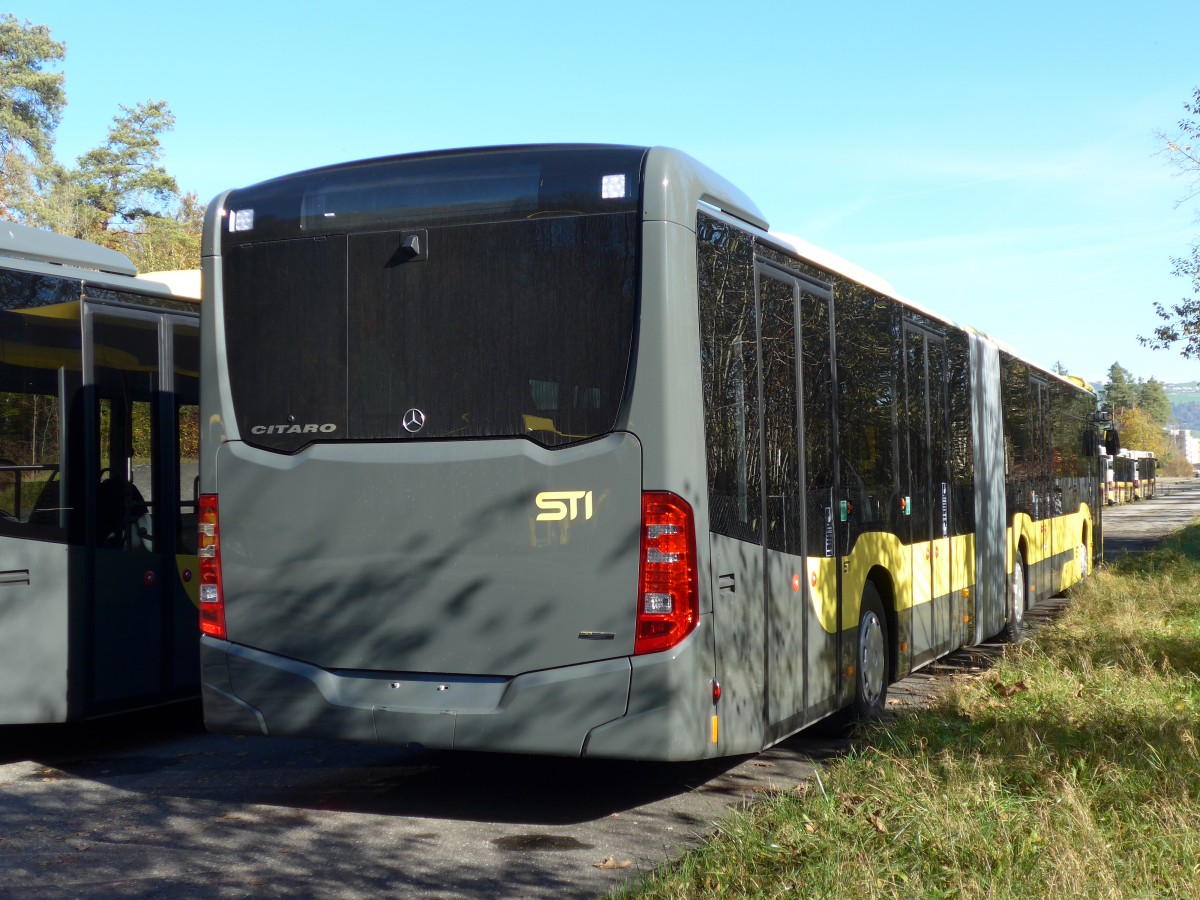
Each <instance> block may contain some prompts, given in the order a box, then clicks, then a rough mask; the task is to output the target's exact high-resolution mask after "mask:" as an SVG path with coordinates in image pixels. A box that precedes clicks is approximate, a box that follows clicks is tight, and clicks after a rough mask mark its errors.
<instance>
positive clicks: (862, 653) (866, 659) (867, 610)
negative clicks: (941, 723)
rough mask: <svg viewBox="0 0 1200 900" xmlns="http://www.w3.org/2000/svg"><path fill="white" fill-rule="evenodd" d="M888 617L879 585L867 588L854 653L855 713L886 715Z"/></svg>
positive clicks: (868, 716)
mask: <svg viewBox="0 0 1200 900" xmlns="http://www.w3.org/2000/svg"><path fill="white" fill-rule="evenodd" d="M890 652H891V643H890V642H889V639H888V626H887V616H885V615H884V613H883V602H882V601H881V600H880V599H879V592H878V591H877V590H876V589H875V585H873V584H871V582H869V581H868V582H867V585H866V587H864V588H863V597H862V606H861V608H860V609H859V613H858V637H857V639H856V647H855V655H854V715H855V718H857V719H860V720H861V719H865V720H872V719H878V718H881V717H882V716H883V713H884V709H885V707H886V704H887V689H888V673H889V672H890V671H891V668H890V666H889V665H888V663H889V656H890Z"/></svg>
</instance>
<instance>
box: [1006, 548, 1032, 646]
mask: <svg viewBox="0 0 1200 900" xmlns="http://www.w3.org/2000/svg"><path fill="white" fill-rule="evenodd" d="M1028 594H1029V584H1028V582H1027V581H1026V580H1025V561H1024V559H1022V558H1021V556H1020V555H1018V556H1017V558H1016V559H1015V560H1013V571H1012V610H1011V611H1010V612H1009V614H1008V623H1007V624H1006V625H1005V626H1004V639H1005V640H1006V641H1008V642H1009V643H1010V644H1017V643H1020V641H1021V638H1023V637H1024V636H1025V607H1026V605H1027V603H1028V599H1027V598H1028Z"/></svg>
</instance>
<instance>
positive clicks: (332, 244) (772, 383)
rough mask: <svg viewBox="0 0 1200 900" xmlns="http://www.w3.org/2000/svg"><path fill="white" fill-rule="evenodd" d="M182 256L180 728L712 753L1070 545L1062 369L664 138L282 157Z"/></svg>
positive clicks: (797, 725) (629, 753) (1085, 563)
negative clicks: (844, 251)
mask: <svg viewBox="0 0 1200 900" xmlns="http://www.w3.org/2000/svg"><path fill="white" fill-rule="evenodd" d="M203 265H204V278H205V280H204V284H205V297H204V303H203V304H202V309H201V349H202V364H201V367H202V371H203V374H204V378H203V388H202V396H201V420H202V422H203V423H204V430H203V436H202V443H201V449H202V453H201V470H200V481H201V495H200V505H201V537H200V556H201V603H200V609H201V627H202V629H203V631H204V632H205V634H204V637H203V638H202V641H201V657H202V669H203V687H202V693H203V698H204V715H205V720H206V722H207V724H208V726H209V727H210V728H211V729H213V730H216V731H224V732H235V733H246V734H268V735H305V736H316V737H330V738H342V739H353V740H368V741H383V742H394V743H397V744H420V745H424V746H427V747H435V748H458V749H471V750H491V751H510V752H529V753H541V754H560V755H568V756H588V757H617V758H636V759H661V760H679V759H697V758H703V757H711V756H718V755H724V754H740V753H749V752H754V751H758V750H760V749H762V748H764V747H766V746H769V745H771V744H773V743H775V742H777V741H779V740H781V739H783V738H784V737H786V736H787V735H789V734H792V733H793V732H795V731H797V730H799V729H801V728H803V727H805V726H806V725H808V724H809V723H811V722H815V721H816V720H818V719H820V718H822V717H823V716H827V715H829V714H830V713H832V712H834V711H835V710H838V709H841V708H843V707H853V708H854V709H855V710H856V711H857V712H858V713H859V714H861V715H865V716H873V715H879V714H880V713H881V711H882V710H883V709H884V707H885V703H886V696H887V689H888V684H889V683H890V682H891V681H893V680H895V679H897V678H899V677H902V676H904V675H906V674H908V673H909V672H911V671H913V670H914V669H917V668H919V667H921V666H924V665H926V664H928V663H929V662H931V661H932V660H934V659H936V658H937V657H939V656H940V655H942V654H945V653H948V652H950V651H952V650H954V649H956V648H960V647H964V646H971V645H975V644H979V643H980V642H982V641H985V640H987V639H989V638H991V637H993V636H995V635H997V634H1000V633H1003V634H1006V635H1007V636H1009V637H1016V636H1019V634H1020V631H1021V627H1022V622H1023V618H1024V614H1025V611H1026V609H1027V608H1028V607H1029V606H1031V605H1033V604H1034V603H1036V602H1037V601H1040V600H1042V599H1044V598H1046V597H1049V596H1050V595H1052V594H1054V593H1056V592H1058V591H1061V590H1063V589H1064V588H1066V587H1068V586H1070V585H1072V584H1074V583H1075V582H1077V581H1079V580H1080V579H1081V578H1083V577H1085V576H1086V575H1087V573H1088V571H1089V569H1090V568H1091V566H1092V565H1093V564H1094V563H1095V562H1096V561H1098V560H1099V559H1100V554H1101V519H1100V516H1101V509H1102V504H1103V499H1102V496H1101V482H1100V478H1099V455H1098V452H1099V444H1100V440H1101V434H1100V431H1099V429H1098V426H1097V422H1098V419H1097V413H1096V396H1095V394H1094V392H1092V391H1091V390H1090V389H1089V388H1088V387H1087V386H1086V385H1085V384H1083V383H1082V382H1079V381H1076V380H1072V379H1067V378H1061V377H1059V376H1057V375H1055V374H1054V373H1052V372H1050V371H1048V370H1045V369H1042V368H1040V367H1038V366H1035V365H1033V364H1031V363H1029V362H1027V361H1025V360H1023V359H1021V358H1020V357H1019V356H1017V355H1016V354H1015V353H1013V352H1011V351H1010V350H1008V349H1005V348H1004V347H1002V346H1000V345H999V344H998V343H996V342H995V341H993V340H992V339H990V338H988V337H986V336H985V335H982V334H980V333H978V332H976V331H973V330H971V329H969V328H964V327H960V326H958V325H955V324H954V323H953V322H951V321H950V320H948V319H946V318H944V317H942V316H939V315H936V314H934V313H931V312H928V311H926V310H924V309H922V308H921V307H919V306H917V305H915V304H913V303H911V302H909V301H907V300H904V299H902V298H900V297H898V296H896V294H895V293H894V292H893V291H892V290H891V289H890V288H889V287H888V286H887V285H886V284H884V283H883V282H881V281H880V280H879V279H878V278H875V277H874V276H871V275H869V274H868V273H866V272H863V271H862V270H860V269H858V268H856V267H854V266H852V265H850V264H849V263H845V262H843V261H840V260H837V259H835V258H833V257H832V256H831V255H830V254H827V253H824V252H823V251H819V250H817V249H815V248H812V247H810V246H808V245H806V244H804V243H803V242H801V241H798V240H796V239H793V238H789V237H787V236H784V235H779V234H773V233H771V232H770V231H768V223H767V221H766V220H765V219H764V218H763V216H762V214H761V213H760V212H759V211H758V209H757V207H756V206H755V205H754V203H753V202H752V201H751V200H750V199H749V198H748V197H746V196H745V195H744V194H743V193H742V192H741V191H739V190H738V189H737V188H735V187H734V186H733V185H731V184H730V183H729V182H728V181H726V180H725V179H723V178H721V177H720V176H719V175H717V174H715V173H714V172H712V171H710V170H709V169H707V168H705V167H704V166H702V165H700V164H699V163H697V162H696V161H695V160H693V159H691V158H690V157H688V156H686V155H684V154H682V153H679V152H677V151H673V150H668V149H663V148H653V149H645V148H638V147H608V146H533V147H510V148H490V149H480V150H465V151H450V152H440V153H426V154H417V155H411V156H398V157H392V158H386V159H377V160H368V161H365V162H358V163H350V164H346V165H340V166H332V167H329V168H324V169H319V170H314V171H310V172H303V173H300V174H296V175H290V176H286V177H282V178H278V179H275V180H273V181H268V182H264V183H262V184H259V185H255V186H253V187H248V188H245V189H240V190H233V191H229V192H226V193H224V194H222V195H220V196H219V197H217V198H216V200H215V201H214V202H213V203H212V205H211V206H210V207H209V212H208V220H207V222H206V226H205V238H204V251H203ZM1109 442H1110V444H1111V443H1112V436H1109ZM1115 449H1116V447H1115V444H1114V445H1113V446H1112V452H1115Z"/></svg>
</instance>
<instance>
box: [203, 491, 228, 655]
mask: <svg viewBox="0 0 1200 900" xmlns="http://www.w3.org/2000/svg"><path fill="white" fill-rule="evenodd" d="M197 531H198V532H199V541H198V543H197V547H198V549H197V554H196V555H197V556H199V557H200V630H201V631H202V632H204V633H205V634H207V635H211V636H212V637H215V638H220V639H221V640H225V633H226V632H225V592H224V591H223V590H222V588H221V526H220V524H219V517H218V515H217V495H216V494H201V495H200V521H199V524H198V527H197Z"/></svg>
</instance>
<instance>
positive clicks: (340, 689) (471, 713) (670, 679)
mask: <svg viewBox="0 0 1200 900" xmlns="http://www.w3.org/2000/svg"><path fill="white" fill-rule="evenodd" d="M704 618H707V617H704ZM702 622H703V619H702ZM705 630H706V629H705V628H703V627H701V628H699V629H697V631H705ZM698 637H699V635H698V634H696V633H695V632H694V633H693V634H692V635H690V636H689V638H688V639H687V640H685V641H684V642H683V644H681V645H680V646H679V647H677V648H675V649H674V650H673V651H668V652H664V653H656V654H650V655H648V656H645V657H635V658H632V659H631V658H629V657H618V658H616V659H609V660H601V661H598V662H590V663H584V664H581V665H576V666H564V667H561V668H556V669H547V670H543V671H539V672H530V673H527V674H524V675H519V676H517V677H514V678H498V677H479V676H461V675H425V674H420V675H415V674H412V673H393V674H387V673H378V672H345V671H342V672H337V671H329V670H326V669H322V668H319V667H317V666H313V665H309V664H308V663H303V662H299V661H297V660H293V659H288V658H286V657H282V656H277V655H274V654H271V653H265V652H263V651H261V650H255V649H253V648H250V647H244V646H241V645H239V644H233V643H230V642H228V641H220V640H216V639H214V638H211V637H208V636H204V637H202V638H201V646H200V656H201V667H202V672H203V691H202V694H203V700H204V722H205V725H206V726H207V727H208V729H209V730H210V731H216V732H226V733H232V734H256V735H272V736H288V737H315V738H330V739H335V740H351V741H373V742H382V743H393V744H401V745H407V744H419V745H421V746H424V747H428V748H430V749H456V750H487V751H494V752H501V753H536V754H544V755H551V756H583V755H587V756H606V757H625V758H640V759H695V758H698V757H701V756H705V755H712V753H713V748H711V747H710V746H708V745H707V742H706V741H704V740H702V737H703V735H704V733H705V731H704V729H705V727H706V725H707V722H708V715H707V710H705V709H704V708H703V706H704V703H705V701H706V699H707V702H708V703H709V704H711V698H708V697H707V695H706V691H707V690H709V685H710V682H709V681H708V680H707V677H711V676H707V677H701V673H700V672H698V671H697V666H696V664H697V663H699V662H701V660H702V659H703V658H704V657H705V656H706V655H707V654H704V653H703V650H702V648H703V647H704V642H703V641H701V640H697V638H698ZM631 684H632V685H634V687H635V690H634V694H633V700H632V701H631V694H630V688H631ZM684 685H687V686H688V687H687V689H685V690H683V691H682V692H681V691H680V688H682V687H684Z"/></svg>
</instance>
